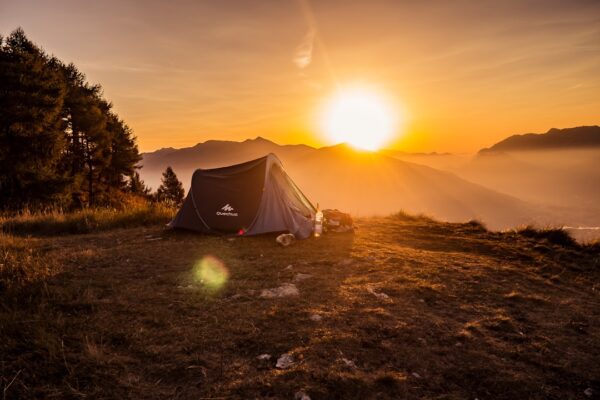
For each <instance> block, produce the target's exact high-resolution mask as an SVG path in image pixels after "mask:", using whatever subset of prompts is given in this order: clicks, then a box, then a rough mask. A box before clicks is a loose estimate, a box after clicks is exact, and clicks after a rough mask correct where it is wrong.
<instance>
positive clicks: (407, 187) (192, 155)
mask: <svg viewBox="0 0 600 400" xmlns="http://www.w3.org/2000/svg"><path fill="white" fill-rule="evenodd" d="M270 152H272V153H275V154H277V156H278V157H279V158H280V159H281V160H282V162H283V165H284V167H285V169H286V171H287V173H288V174H289V175H290V176H291V177H292V179H293V180H294V181H295V182H296V183H297V184H298V186H299V187H300V188H301V189H302V191H303V192H304V193H305V194H306V195H307V196H308V198H309V199H311V201H313V202H314V203H319V204H320V205H321V206H322V207H325V208H339V209H342V210H345V211H347V212H351V213H353V214H354V215H363V216H368V215H387V214H389V213H392V212H397V211H398V210H400V209H404V210H407V211H410V212H414V213H426V214H429V215H432V216H434V217H437V218H441V219H445V220H449V221H467V220H469V219H473V218H479V219H482V220H484V221H485V223H486V224H488V226H490V227H493V228H498V229H500V228H507V227H512V226H515V225H518V224H526V223H530V222H534V221H538V222H548V221H550V220H551V216H550V215H549V214H547V213H546V212H544V211H543V210H540V209H536V208H534V207H533V206H531V205H529V204H527V203H525V202H522V201H519V200H518V199H516V198H513V197H510V196H507V195H503V194H500V193H497V192H494V191H492V190H489V189H486V188H485V187H482V186H479V185H475V184H472V183H470V182H468V181H465V180H464V179H461V178H459V177H457V176H456V175H453V174H451V173H448V172H442V171H439V170H436V169H434V168H430V167H426V166H422V165H419V164H415V163H410V162H406V161H402V160H397V159H395V158H393V157H389V156H386V155H385V154H380V153H363V152H357V151H355V150H352V149H350V148H349V147H347V146H345V145H338V146H333V147H323V148H320V149H314V148H311V147H308V146H304V145H286V146H280V145H278V144H275V143H273V142H270V141H268V140H265V139H262V138H257V139H254V140H246V141H244V142H228V141H208V142H205V143H200V144H198V145H196V146H194V147H191V148H185V149H180V150H176V151H168V152H166V153H165V152H164V151H160V152H159V153H158V154H156V153H149V154H145V155H144V159H143V164H142V165H143V168H142V169H141V171H140V174H141V175H142V178H143V179H144V180H145V181H146V182H147V183H148V184H150V185H153V186H156V185H157V184H158V182H159V180H160V174H161V172H162V171H163V170H164V169H165V168H166V166H168V165H171V166H172V167H173V168H174V170H175V172H176V173H177V174H178V176H179V177H180V179H181V180H182V182H183V183H184V186H185V187H186V188H187V187H188V186H189V182H190V179H191V175H192V173H193V171H194V170H195V169H196V168H212V167H216V166H223V165H228V164H233V163H238V162H242V161H247V160H251V159H253V158H258V157H261V156H263V155H265V154H267V153H270Z"/></svg>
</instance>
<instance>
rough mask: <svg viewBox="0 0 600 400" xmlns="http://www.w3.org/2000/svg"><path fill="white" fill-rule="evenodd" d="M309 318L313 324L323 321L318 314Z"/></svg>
mask: <svg viewBox="0 0 600 400" xmlns="http://www.w3.org/2000/svg"><path fill="white" fill-rule="evenodd" d="M309 318H310V320H311V321H314V322H321V321H323V317H322V316H320V315H319V314H312V315H311V316H310V317H309Z"/></svg>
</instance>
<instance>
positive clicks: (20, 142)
mask: <svg viewBox="0 0 600 400" xmlns="http://www.w3.org/2000/svg"><path fill="white" fill-rule="evenodd" d="M57 64H58V61H57V60H55V59H53V58H50V57H48V56H47V55H46V54H45V53H44V52H43V51H42V50H41V49H39V48H38V47H37V46H35V45H34V44H33V43H32V42H30V41H29V40H28V39H27V37H26V36H25V33H24V32H23V30H22V29H20V28H19V29H17V30H15V31H13V32H12V33H11V34H10V35H9V36H8V37H7V38H6V39H5V40H3V41H2V43H1V45H0V171H1V172H0V207H3V208H9V207H11V208H13V207H19V206H23V205H36V204H39V203H44V202H50V201H56V200H57V199H58V198H60V196H61V194H62V191H63V189H64V187H65V180H64V179H63V177H62V176H61V175H60V174H59V173H57V165H58V164H59V162H60V158H61V156H62V150H63V148H64V127H65V126H64V121H63V120H62V109H63V105H64V100H65V94H66V87H65V82H64V81H63V80H62V79H61V76H60V74H59V73H58V72H57V71H56V68H55V66H56V65H57Z"/></svg>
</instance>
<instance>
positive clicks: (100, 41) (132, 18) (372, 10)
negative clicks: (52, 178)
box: [0, 0, 600, 152]
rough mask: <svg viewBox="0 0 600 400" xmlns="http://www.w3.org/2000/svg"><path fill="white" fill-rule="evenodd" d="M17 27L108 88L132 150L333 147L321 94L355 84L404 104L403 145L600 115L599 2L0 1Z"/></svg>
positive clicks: (434, 146)
mask: <svg viewBox="0 0 600 400" xmlns="http://www.w3.org/2000/svg"><path fill="white" fill-rule="evenodd" d="M17 26H22V27H23V28H24V29H25V32H26V33H27V34H28V35H29V37H30V38H31V39H32V40H33V41H34V42H36V43H38V44H39V45H41V46H42V47H44V48H45V49H46V50H47V51H48V52H49V53H53V54H55V55H56V56H58V57H59V58H61V59H63V60H64V61H72V62H74V63H75V64H76V65H77V66H79V67H80V69H81V70H82V71H83V72H85V73H86V74H87V76H88V78H89V80H90V81H91V82H93V83H100V84H102V86H103V87H104V90H105V94H106V97H107V98H109V99H110V100H112V101H113V103H114V105H115V109H116V111H117V112H118V113H119V115H120V116H121V117H122V118H123V119H125V121H126V122H127V123H128V124H129V125H130V126H131V127H132V128H133V129H134V131H135V133H136V135H137V136H138V143H139V146H140V149H141V150H142V151H150V150H154V149H157V148H160V147H170V146H171V147H184V146H190V145H194V144H196V143H198V142H201V141H204V140H207V139H231V140H239V139H245V138H249V137H255V136H258V135H260V136H264V137H266V138H269V139H271V140H274V141H276V142H279V143H307V144H311V145H316V146H321V145H327V144H329V143H328V142H327V141H326V139H325V138H324V135H323V134H322V133H321V132H319V130H318V127H317V125H318V124H317V123H316V116H317V114H318V111H319V105H320V104H322V102H323V101H324V99H325V98H327V97H328V96H329V95H330V94H331V93H332V92H333V91H334V90H335V88H336V87H344V86H345V85H349V84H356V83H357V82H359V83H364V84H365V85H368V86H374V87H376V88H378V89H379V90H381V91H384V92H385V93H386V95H388V96H389V97H392V98H393V99H394V101H395V102H396V104H398V105H400V106H401V107H402V109H403V113H404V114H406V116H407V119H408V120H407V123H406V125H405V127H404V132H398V135H397V136H396V139H395V140H394V141H393V143H392V144H391V145H390V147H396V148H399V149H402V150H406V151H450V152H472V151H476V150H478V149H479V148H481V147H486V146H488V145H491V144H492V143H494V142H496V141H498V140H500V139H502V138H504V137H506V136H508V135H510V134H514V133H524V132H545V131H546V130H548V129H549V128H551V127H558V128H562V127H571V126H577V125H592V124H594V125H595V124H598V123H600V2H598V1H594V0H589V1H583V0H582V1H575V0H574V1H553V0H546V1H497V2H493V1H489V2H488V1H461V0H459V1H431V0H424V1H362V2H352V1H335V0H319V1H316V0H313V1H312V2H308V1H302V0H300V1H294V0H290V1H285V0H264V1H247V0H240V1H232V0H224V1H204V2H200V1H178V0H173V1H169V2H165V1H144V2H141V1H140V2H131V1H116V0H112V1H111V0H107V1H104V2H93V4H92V3H91V2H82V1H52V2H50V1H29V0H20V1H8V0H0V31H1V33H3V34H7V33H8V32H9V31H11V30H12V29H14V28H16V27H17Z"/></svg>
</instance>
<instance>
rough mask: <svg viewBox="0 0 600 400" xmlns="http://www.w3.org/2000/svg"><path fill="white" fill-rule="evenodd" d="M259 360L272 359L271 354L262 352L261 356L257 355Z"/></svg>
mask: <svg viewBox="0 0 600 400" xmlns="http://www.w3.org/2000/svg"><path fill="white" fill-rule="evenodd" d="M256 358H257V359H258V360H261V361H262V360H270V359H271V355H270V354H266V353H265V354H261V355H260V356H258V357H256Z"/></svg>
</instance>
